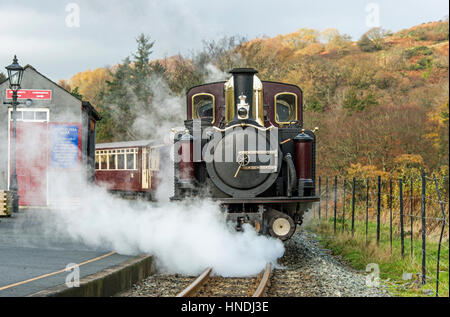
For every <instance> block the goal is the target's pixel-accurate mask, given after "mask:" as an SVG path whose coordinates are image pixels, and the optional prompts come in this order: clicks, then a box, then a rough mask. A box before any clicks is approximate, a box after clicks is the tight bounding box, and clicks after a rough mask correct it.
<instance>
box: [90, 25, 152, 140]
mask: <svg viewBox="0 0 450 317" xmlns="http://www.w3.org/2000/svg"><path fill="white" fill-rule="evenodd" d="M136 42H137V50H136V52H135V53H134V54H132V57H133V59H131V58H130V57H127V58H125V59H124V60H123V61H122V63H121V64H120V65H118V66H117V67H116V68H115V69H113V70H110V77H111V79H110V80H107V81H106V87H105V92H104V93H102V94H101V102H100V107H99V108H100V109H101V111H100V113H101V114H103V115H104V114H106V113H108V115H104V116H103V120H102V124H100V125H99V139H98V140H97V141H111V140H107V139H106V140H105V139H102V138H109V137H113V138H114V140H115V141H120V140H136V139H138V138H148V137H150V135H151V133H152V131H151V129H147V130H146V131H145V132H143V131H141V130H140V131H137V130H136V129H134V128H133V123H134V122H135V121H136V119H137V118H138V117H140V116H142V115H148V114H152V115H153V116H154V117H155V120H158V118H157V117H158V113H157V112H156V111H155V109H154V107H153V106H154V105H153V104H152V89H151V80H152V78H153V77H152V76H153V67H152V65H151V63H150V55H151V53H152V51H151V48H152V47H153V45H154V42H150V37H148V36H145V35H144V34H141V35H139V36H138V38H136ZM158 67H159V66H158ZM159 72H161V70H159Z"/></svg>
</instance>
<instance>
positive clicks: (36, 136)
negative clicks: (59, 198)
mask: <svg viewBox="0 0 450 317" xmlns="http://www.w3.org/2000/svg"><path fill="white" fill-rule="evenodd" d="M9 119H10V120H9V123H10V124H9V126H10V128H9V140H10V142H9V144H10V147H9V148H10V156H9V157H10V164H9V166H10V169H9V176H10V177H11V169H12V155H11V154H12V153H11V142H12V119H11V109H10V112H9ZM48 121H49V111H48V109H20V110H19V109H18V111H17V128H16V131H17V132H16V135H17V136H16V170H17V181H18V185H19V193H18V194H19V196H20V197H19V205H21V206H46V205H47V196H48V183H47V182H48V179H47V178H48V173H47V169H48V152H49V149H48Z"/></svg>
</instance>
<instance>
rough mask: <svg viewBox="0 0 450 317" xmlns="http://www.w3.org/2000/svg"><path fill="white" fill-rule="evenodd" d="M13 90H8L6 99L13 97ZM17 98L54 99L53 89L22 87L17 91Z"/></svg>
mask: <svg viewBox="0 0 450 317" xmlns="http://www.w3.org/2000/svg"><path fill="white" fill-rule="evenodd" d="M12 95H13V91H12V90H11V89H7V90H6V99H12ZM17 99H33V100H52V91H51V90H36V89H20V90H18V91H17Z"/></svg>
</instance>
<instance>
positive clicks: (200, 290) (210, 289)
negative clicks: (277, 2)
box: [177, 264, 272, 297]
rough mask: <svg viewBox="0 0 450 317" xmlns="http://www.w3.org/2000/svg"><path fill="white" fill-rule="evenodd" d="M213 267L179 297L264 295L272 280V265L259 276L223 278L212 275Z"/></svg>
mask: <svg viewBox="0 0 450 317" xmlns="http://www.w3.org/2000/svg"><path fill="white" fill-rule="evenodd" d="M211 271H212V269H211V268H208V269H206V270H205V271H204V272H203V273H202V274H200V275H199V276H198V277H197V278H196V279H195V280H194V281H193V282H192V283H191V284H190V285H189V286H188V287H186V288H185V289H184V290H183V291H181V292H180V293H178V295H177V297H234V296H239V297H246V296H249V297H262V296H264V295H265V292H266V290H267V286H268V284H269V281H270V276H271V271H272V266H271V265H270V264H267V265H266V268H265V269H264V271H262V272H261V273H260V274H259V275H258V276H257V277H251V278H223V277H211V276H210V274H211Z"/></svg>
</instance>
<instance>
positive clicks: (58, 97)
mask: <svg viewBox="0 0 450 317" xmlns="http://www.w3.org/2000/svg"><path fill="white" fill-rule="evenodd" d="M11 99H12V91H11V90H10V89H9V81H8V80H6V81H4V82H1V83H0V190H2V189H3V190H9V184H10V175H11V170H12V162H11V160H12V155H11V154H12V153H11V142H12V106H11V105H5V104H3V102H5V101H11ZM18 101H19V102H21V104H20V105H18V107H17V117H16V120H17V125H16V127H17V128H16V131H17V132H16V135H17V137H16V169H17V179H18V185H19V192H18V194H19V196H20V197H19V205H20V206H29V207H39V206H42V207H45V206H51V205H53V204H56V203H57V201H58V199H61V188H60V186H66V187H70V186H71V185H70V182H66V183H65V184H62V183H58V182H57V181H56V180H62V179H63V178H64V177H73V176H79V175H82V177H83V179H87V180H89V181H93V180H94V164H95V128H96V122H97V121H98V120H100V119H101V118H100V115H99V114H98V113H97V111H96V110H95V109H94V107H93V106H92V105H91V104H90V103H89V102H86V101H82V100H80V99H78V98H76V97H75V96H73V95H72V94H70V93H69V92H67V91H66V90H65V89H64V88H62V87H61V86H59V85H58V84H56V83H55V82H53V81H52V80H50V79H49V78H47V77H46V76H44V75H42V74H41V73H39V72H38V71H37V70H36V69H35V68H34V67H32V66H30V65H27V66H25V67H24V72H23V79H22V84H21V89H20V90H19V91H18ZM65 190H66V192H67V193H75V192H76V190H73V189H71V188H65ZM63 196H64V195H63ZM64 198H66V197H64ZM73 198H74V199H76V194H73Z"/></svg>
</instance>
